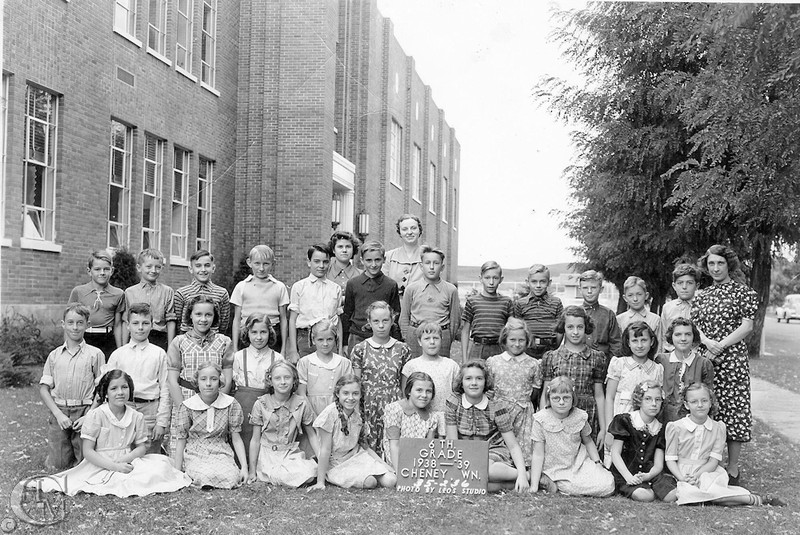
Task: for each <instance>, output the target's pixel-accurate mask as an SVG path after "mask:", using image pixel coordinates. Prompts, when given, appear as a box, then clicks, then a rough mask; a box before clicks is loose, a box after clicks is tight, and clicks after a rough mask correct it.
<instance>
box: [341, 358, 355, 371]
mask: <svg viewBox="0 0 800 535" xmlns="http://www.w3.org/2000/svg"><path fill="white" fill-rule="evenodd" d="M343 360H344V364H343V366H342V367H343V368H344V375H353V363H352V362H350V359H349V358H347V357H344V359H343Z"/></svg>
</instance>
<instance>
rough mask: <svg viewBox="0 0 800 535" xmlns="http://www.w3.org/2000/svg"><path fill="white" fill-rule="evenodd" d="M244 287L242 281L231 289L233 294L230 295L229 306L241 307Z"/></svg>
mask: <svg viewBox="0 0 800 535" xmlns="http://www.w3.org/2000/svg"><path fill="white" fill-rule="evenodd" d="M243 287H244V281H239V282H237V283H236V286H234V287H233V292H232V293H231V304H232V305H236V306H237V307H240V306H242V293H243V292H242V290H243Z"/></svg>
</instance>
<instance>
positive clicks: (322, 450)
mask: <svg viewBox="0 0 800 535" xmlns="http://www.w3.org/2000/svg"><path fill="white" fill-rule="evenodd" d="M317 436H318V437H319V454H318V455H317V482H316V483H315V484H314V486H313V487H311V488H312V489H324V488H325V477H326V476H327V475H328V465H329V464H330V462H331V447H332V446H333V434H331V433H330V432H329V431H326V430H325V429H323V428H321V427H320V428H319V430H318V431H317Z"/></svg>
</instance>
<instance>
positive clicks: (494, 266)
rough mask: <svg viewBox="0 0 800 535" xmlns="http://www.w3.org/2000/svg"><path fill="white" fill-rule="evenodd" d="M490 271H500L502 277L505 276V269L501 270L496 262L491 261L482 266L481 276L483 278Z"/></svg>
mask: <svg viewBox="0 0 800 535" xmlns="http://www.w3.org/2000/svg"><path fill="white" fill-rule="evenodd" d="M490 269H499V270H500V276H501V277H502V276H503V268H501V267H500V264H498V263H497V262H495V261H494V260H489V261H488V262H484V263H483V265H482V266H481V276H483V274H484V273H486V272H487V271H489V270H490Z"/></svg>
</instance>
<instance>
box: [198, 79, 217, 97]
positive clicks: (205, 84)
mask: <svg viewBox="0 0 800 535" xmlns="http://www.w3.org/2000/svg"><path fill="white" fill-rule="evenodd" d="M200 87H202V88H203V89H205V90H206V91H208V92H209V93H211V94H212V95H216V96H219V91H217V90H216V89H214V88H213V87H211V86H210V85H208V84H207V83H205V82H202V81H201V82H200Z"/></svg>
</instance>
